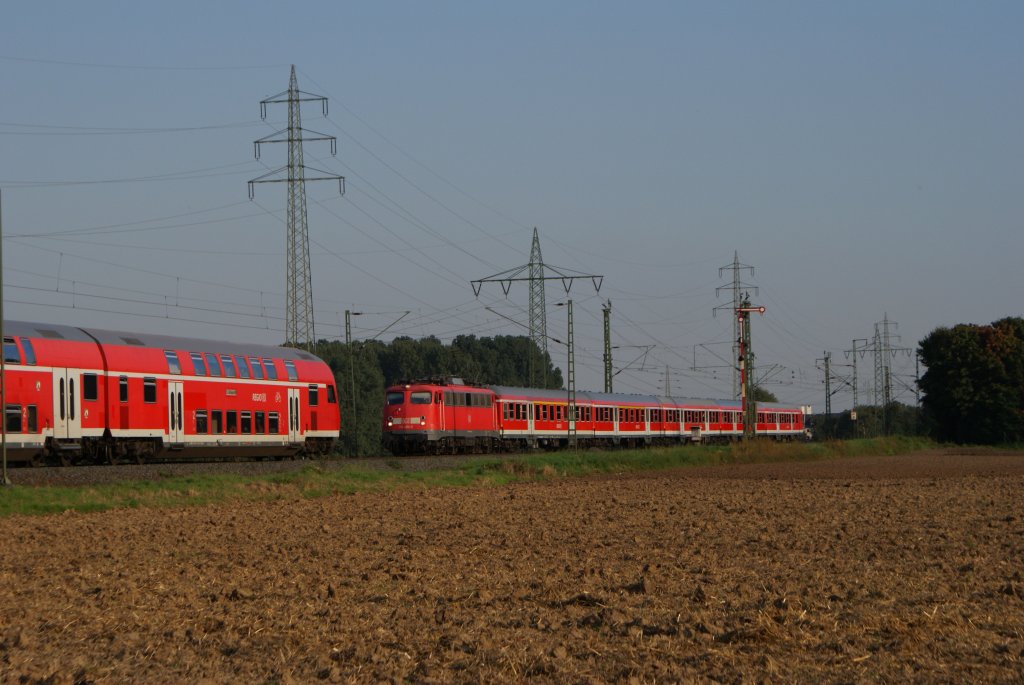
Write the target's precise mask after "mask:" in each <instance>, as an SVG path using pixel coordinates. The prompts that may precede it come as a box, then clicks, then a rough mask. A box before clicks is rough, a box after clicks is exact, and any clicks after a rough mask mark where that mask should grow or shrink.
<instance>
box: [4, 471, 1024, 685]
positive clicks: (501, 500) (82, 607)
mask: <svg viewBox="0 0 1024 685" xmlns="http://www.w3.org/2000/svg"><path fill="white" fill-rule="evenodd" d="M0 496H2V493H0ZM0 676H2V681H3V682H12V683H35V682H48V683H49V682H52V683H90V682H95V683H115V682H118V683H119V682H154V683H172V682H210V683H228V682H230V683H236V682H238V683H241V682H246V683H248V682H256V683H260V682H268V683H276V682H283V683H287V682H301V683H306V682H320V681H323V682H356V681H358V682H376V681H385V682H387V681H412V682H466V681H487V682H509V681H520V680H526V679H533V680H536V681H540V682H546V681H550V682H572V683H576V682H620V681H623V682H637V683H646V682H679V681H726V682H746V681H762V680H763V681H798V682H878V681H889V682H914V681H917V682H936V681H939V682H958V683H959V682H1007V683H1010V682H1021V681H1022V680H1024V458H1022V457H1020V456H1014V455H1006V456H992V455H989V456H963V455H956V454H950V453H943V454H922V455H914V456H907V457H880V458H864V459H848V460H842V461H829V462H817V463H799V464H774V465H753V466H730V467H714V468H690V469H684V470H678V471H671V472H659V473H651V474H641V475H636V474H630V475H622V476H615V477H600V478H589V479H578V480H559V481H549V482H543V483H530V484H521V485H513V486H509V487H502V488H474V489H436V490H427V491H412V490H406V491H400V492H393V493H389V494H384V495H380V494H365V495H350V496H337V497H330V498H325V499H317V500H300V501H294V500H289V501H278V502H274V503H270V504H267V503H259V504H248V503H246V504H241V503H240V504H227V505H218V506H211V507H203V508H191V509H179V510H119V511H113V512H107V513H99V514H85V515H83V514H71V513H66V514H63V515H56V516H50V517H41V518H26V517H13V518H8V519H5V520H2V521H0Z"/></svg>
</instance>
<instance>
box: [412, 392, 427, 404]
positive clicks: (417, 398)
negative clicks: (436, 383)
mask: <svg viewBox="0 0 1024 685" xmlns="http://www.w3.org/2000/svg"><path fill="white" fill-rule="evenodd" d="M430 398H431V394H430V391H429V390H414V391H412V392H411V393H409V403H410V404H430Z"/></svg>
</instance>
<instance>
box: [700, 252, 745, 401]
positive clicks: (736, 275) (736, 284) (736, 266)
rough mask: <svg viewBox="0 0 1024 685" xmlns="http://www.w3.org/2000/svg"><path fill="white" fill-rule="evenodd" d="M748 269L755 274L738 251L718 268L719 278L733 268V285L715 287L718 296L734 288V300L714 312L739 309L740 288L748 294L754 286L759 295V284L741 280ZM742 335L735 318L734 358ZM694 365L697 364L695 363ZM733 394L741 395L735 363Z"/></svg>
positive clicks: (733, 329)
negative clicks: (727, 262) (741, 274)
mask: <svg viewBox="0 0 1024 685" xmlns="http://www.w3.org/2000/svg"><path fill="white" fill-rule="evenodd" d="M748 269H749V270H750V275H751V276H753V275H754V267H752V266H748V265H746V264H740V253H739V252H738V251H733V253H732V264H726V265H725V266H723V267H720V268H719V269H718V277H719V278H721V277H722V273H723V272H725V271H727V270H731V271H732V285H728V286H725V285H723V286H720V287H718V288H715V296H716V297H717V296H718V293H719V292H720V291H722V290H730V289H731V290H732V302H729V303H728V304H723V305H719V306H718V307H715V308H714V309H713V310H712V313H714V312H716V311H718V310H719V309H729V310H730V311H737V308H738V307H739V306H740V288H747V290H748V294H749V290H750V289H751V288H753V290H754V294H755V295H757V286H751V285H748V284H746V283H743V282H742V281H741V280H740V272H741V271H745V270H748ZM740 335H741V333H740V322H739V319H738V318H734V319H733V326H732V341H733V342H732V358H733V359H736V358H737V357H738V356H739V339H740ZM694 366H696V364H694ZM732 396H733V398H734V399H735V398H737V397H739V396H740V378H739V370H738V369H737V367H736V366H735V365H733V369H732Z"/></svg>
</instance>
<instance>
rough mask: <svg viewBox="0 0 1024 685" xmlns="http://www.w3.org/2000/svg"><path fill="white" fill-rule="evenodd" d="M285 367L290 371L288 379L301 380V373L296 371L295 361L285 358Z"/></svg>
mask: <svg viewBox="0 0 1024 685" xmlns="http://www.w3.org/2000/svg"><path fill="white" fill-rule="evenodd" d="M284 368H285V370H286V371H287V372H288V380H290V381H297V380H299V374H298V373H297V372H296V371H295V362H293V361H292V360H291V359H285V360H284Z"/></svg>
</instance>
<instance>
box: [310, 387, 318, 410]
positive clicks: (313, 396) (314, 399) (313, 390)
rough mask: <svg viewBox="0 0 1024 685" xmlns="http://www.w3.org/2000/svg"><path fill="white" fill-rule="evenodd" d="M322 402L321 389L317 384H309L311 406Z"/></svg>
mask: <svg viewBox="0 0 1024 685" xmlns="http://www.w3.org/2000/svg"><path fill="white" fill-rule="evenodd" d="M318 404H320V389H319V388H317V387H316V386H315V385H310V386H309V406H311V407H315V406H317V405H318Z"/></svg>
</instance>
